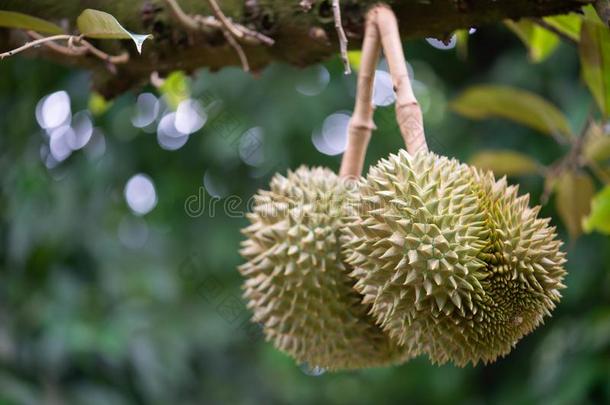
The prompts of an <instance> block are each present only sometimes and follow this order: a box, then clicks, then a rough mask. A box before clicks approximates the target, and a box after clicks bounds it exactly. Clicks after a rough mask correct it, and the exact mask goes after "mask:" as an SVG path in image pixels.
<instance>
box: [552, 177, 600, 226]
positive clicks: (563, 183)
mask: <svg viewBox="0 0 610 405" xmlns="http://www.w3.org/2000/svg"><path fill="white" fill-rule="evenodd" d="M556 190H557V195H556V198H555V204H556V206H557V212H558V213H559V216H560V217H561V220H562V221H563V223H564V224H565V225H566V228H567V229H568V233H569V234H570V237H572V238H577V237H578V236H580V234H581V233H582V222H583V218H584V217H586V216H587V215H588V214H589V211H590V208H591V198H593V194H594V193H595V186H594V185H593V180H592V179H591V177H590V176H589V175H588V174H585V173H574V172H565V173H564V174H563V175H562V176H561V177H560V178H559V179H558V181H557V183H556Z"/></svg>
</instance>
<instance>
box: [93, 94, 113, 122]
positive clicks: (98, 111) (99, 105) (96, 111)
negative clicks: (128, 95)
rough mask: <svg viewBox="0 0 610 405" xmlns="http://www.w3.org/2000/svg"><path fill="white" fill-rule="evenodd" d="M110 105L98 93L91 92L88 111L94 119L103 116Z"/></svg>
mask: <svg viewBox="0 0 610 405" xmlns="http://www.w3.org/2000/svg"><path fill="white" fill-rule="evenodd" d="M111 105H112V102H111V101H110V102H109V101H108V100H106V99H105V98H104V96H102V95H101V94H100V93H97V92H93V93H91V95H90V96H89V105H88V107H89V111H91V114H93V115H94V116H96V117H97V116H99V115H102V114H104V113H105V112H106V111H107V110H108V108H110V106H111Z"/></svg>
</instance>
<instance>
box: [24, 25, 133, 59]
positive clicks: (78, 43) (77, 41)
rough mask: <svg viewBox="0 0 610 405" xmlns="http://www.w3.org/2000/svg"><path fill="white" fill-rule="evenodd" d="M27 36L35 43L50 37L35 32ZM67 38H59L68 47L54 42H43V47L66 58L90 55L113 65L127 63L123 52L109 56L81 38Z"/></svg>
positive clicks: (28, 32) (127, 56) (30, 32)
mask: <svg viewBox="0 0 610 405" xmlns="http://www.w3.org/2000/svg"><path fill="white" fill-rule="evenodd" d="M26 33H27V34H28V36H30V37H31V38H34V39H35V40H37V41H43V40H44V39H48V38H51V37H45V36H43V35H40V34H39V33H37V32H36V31H27V32H26ZM68 37H69V38H61V39H67V40H68V46H63V45H59V44H58V43H56V42H54V41H50V42H46V41H43V43H44V45H45V46H47V47H48V48H50V49H52V50H53V51H55V52H58V53H61V54H64V55H67V56H83V55H86V54H87V53H90V54H92V55H94V56H96V57H98V58H99V59H101V60H103V61H105V62H108V63H111V64H113V65H116V64H121V63H127V62H128V61H129V54H128V53H127V52H123V53H121V54H119V55H109V54H107V53H106V52H103V51H101V50H100V49H98V48H96V47H95V46H93V45H92V44H91V43H90V42H89V41H86V40H84V39H83V38H82V37H81V36H75V35H68Z"/></svg>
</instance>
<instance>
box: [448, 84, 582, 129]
mask: <svg viewBox="0 0 610 405" xmlns="http://www.w3.org/2000/svg"><path fill="white" fill-rule="evenodd" d="M451 108H452V109H453V110H454V111H456V112H457V113H459V114H462V115H464V116H465V117H468V118H473V119H483V118H491V117H500V118H505V119H508V120H511V121H515V122H517V123H519V124H522V125H526V126H528V127H530V128H533V129H536V130H538V131H540V132H542V133H544V134H548V135H552V134H556V135H561V136H563V137H565V138H571V137H572V136H573V135H572V131H571V130H570V125H569V124H568V120H567V118H566V117H565V116H564V115H563V114H562V113H561V111H559V110H558V109H557V107H555V106H554V105H552V104H551V103H549V102H548V101H546V100H544V99H543V98H542V97H540V96H537V95H536V94H533V93H530V92H528V91H525V90H520V89H515V88H512V87H505V86H485V85H482V86H474V87H471V88H469V89H468V90H466V91H465V92H464V93H462V94H461V95H460V96H459V97H458V98H457V99H455V100H454V101H453V102H452V103H451Z"/></svg>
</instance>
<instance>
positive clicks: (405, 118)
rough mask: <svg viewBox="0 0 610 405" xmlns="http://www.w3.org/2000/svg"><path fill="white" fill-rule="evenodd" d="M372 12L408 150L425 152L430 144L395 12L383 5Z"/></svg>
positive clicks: (397, 116) (399, 124)
mask: <svg viewBox="0 0 610 405" xmlns="http://www.w3.org/2000/svg"><path fill="white" fill-rule="evenodd" d="M371 12H372V13H375V14H376V17H375V21H376V23H377V28H378V30H379V35H380V36H381V43H382V45H383V52H384V55H385V57H386V59H387V61H388V66H389V68H390V74H391V75H392V81H393V83H394V88H395V89H396V118H397V120H398V126H399V128H400V133H401V134H402V137H403V139H404V141H405V145H406V146H407V152H409V154H410V155H414V154H416V153H417V152H420V151H421V152H426V151H428V145H427V144H426V136H425V134H424V120H423V117H422V112H421V108H420V106H419V103H418V102H417V99H416V98H415V94H414V93H413V89H412V87H411V80H410V79H409V74H408V71H407V65H406V63H405V55H404V53H403V51H402V43H401V41H400V33H399V31H398V22H397V20H396V15H395V14H394V12H393V11H392V9H391V8H390V7H389V6H387V5H384V4H380V5H378V6H376V7H374V8H373V9H372V10H371Z"/></svg>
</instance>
